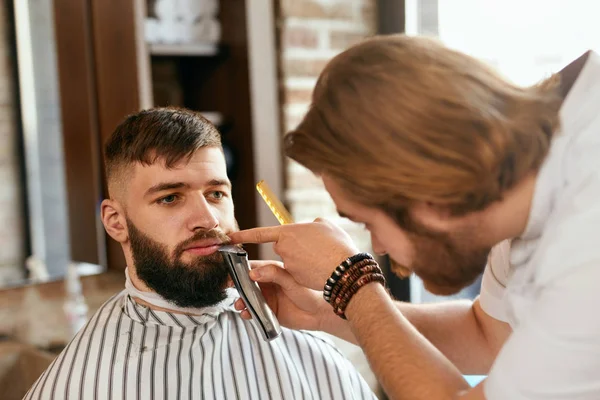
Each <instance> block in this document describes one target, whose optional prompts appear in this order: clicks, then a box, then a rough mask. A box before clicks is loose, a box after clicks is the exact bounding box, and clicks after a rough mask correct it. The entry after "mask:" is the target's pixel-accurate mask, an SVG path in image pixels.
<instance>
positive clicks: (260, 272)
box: [250, 264, 297, 289]
mask: <svg viewBox="0 0 600 400" xmlns="http://www.w3.org/2000/svg"><path fill="white" fill-rule="evenodd" d="M250 278H251V279H253V280H255V281H256V282H263V283H266V282H269V283H275V284H277V285H279V286H281V287H282V288H284V289H291V288H292V287H293V286H294V285H297V283H296V281H295V280H294V278H292V276H291V275H290V273H289V272H287V271H286V270H285V269H283V268H281V267H279V266H277V265H272V264H271V265H265V266H264V267H259V268H253V269H251V270H250Z"/></svg>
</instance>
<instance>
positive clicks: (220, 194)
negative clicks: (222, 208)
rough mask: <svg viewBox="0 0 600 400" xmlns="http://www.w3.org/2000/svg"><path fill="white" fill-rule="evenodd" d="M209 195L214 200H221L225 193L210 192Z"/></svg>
mask: <svg viewBox="0 0 600 400" xmlns="http://www.w3.org/2000/svg"><path fill="white" fill-rule="evenodd" d="M210 195H211V196H212V197H213V198H214V199H216V200H221V199H222V198H223V197H225V193H223V192H221V191H218V190H216V191H214V192H211V194H210Z"/></svg>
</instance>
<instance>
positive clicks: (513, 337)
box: [232, 36, 600, 400]
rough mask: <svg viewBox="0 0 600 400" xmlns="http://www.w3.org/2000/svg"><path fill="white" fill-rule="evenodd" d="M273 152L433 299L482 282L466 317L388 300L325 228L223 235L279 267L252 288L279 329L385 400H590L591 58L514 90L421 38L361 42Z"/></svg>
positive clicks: (328, 71) (594, 357)
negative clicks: (309, 342) (264, 252)
mask: <svg viewBox="0 0 600 400" xmlns="http://www.w3.org/2000/svg"><path fill="white" fill-rule="evenodd" d="M285 151H286V153H287V155H288V156H290V157H291V158H292V159H294V160H296V161H297V162H299V163H300V164H302V165H304V166H306V167H307V168H309V169H310V170H311V171H313V172H314V173H316V174H317V175H319V176H320V177H321V178H322V179H323V182H324V185H325V188H326V189H327V191H328V192H329V194H330V195H331V197H332V199H333V201H334V202H335V204H336V206H337V210H338V212H339V214H340V215H341V216H344V217H347V218H349V219H351V220H353V221H355V222H357V223H360V224H364V226H365V227H366V229H368V230H369V231H370V233H371V239H372V248H373V251H374V252H375V253H378V254H388V255H389V256H390V257H391V258H392V259H393V260H394V261H395V263H397V264H398V265H401V266H402V267H401V268H400V270H401V271H404V270H409V271H412V272H414V273H415V274H417V275H418V276H419V277H421V278H422V279H423V281H424V284H425V287H426V288H427V289H428V290H429V291H431V292H433V293H437V294H443V295H449V294H452V293H456V292H457V291H459V290H460V289H461V288H464V287H466V286H467V285H469V284H471V283H472V282H473V281H474V280H475V279H476V278H477V277H478V276H479V275H480V274H482V273H483V282H482V290H481V294H480V296H479V297H478V298H477V299H476V300H475V301H474V302H472V303H471V302H466V301H456V302H448V303H441V304H431V305H413V304H406V303H400V302H394V301H393V300H392V299H391V298H390V296H389V295H388V293H387V292H386V290H385V288H384V285H383V282H382V279H381V278H382V276H381V274H380V270H379V268H378V266H377V265H376V263H375V262H374V261H372V260H371V259H370V257H369V255H367V254H361V253H359V249H357V248H356V246H355V245H354V244H353V242H352V240H351V239H350V238H349V237H348V235H347V234H345V233H344V232H343V231H342V230H341V229H340V228H339V227H337V226H335V225H334V224H332V223H330V222H327V221H323V220H317V221H316V222H314V223H307V224H294V225H285V226H279V227H266V228H256V229H251V230H247V231H241V232H238V233H236V234H233V235H232V239H233V241H234V242H238V243H248V242H251V243H267V242H273V243H274V249H275V251H276V252H277V253H278V254H279V255H280V256H281V257H282V259H283V262H284V265H285V268H284V269H283V268H278V267H276V266H267V267H264V268H260V269H256V270H253V271H252V273H251V276H252V277H253V279H255V280H256V281H258V282H260V283H261V285H262V286H263V288H264V291H265V294H266V295H267V298H268V301H269V302H270V304H271V306H272V307H273V309H274V311H275V312H276V313H277V316H278V318H279V319H280V321H281V322H282V323H283V324H284V325H287V326H290V327H292V328H298V329H314V330H324V331H327V332H329V333H332V334H334V335H337V336H339V337H341V338H344V339H347V340H350V341H353V342H354V343H357V344H359V345H360V346H361V347H362V349H363V350H364V351H365V353H366V355H367V357H368V359H369V361H370V363H371V366H372V368H373V370H374V372H375V374H376V375H377V376H378V378H379V380H380V382H381V383H382V385H383V387H384V389H385V390H386V392H387V394H388V395H389V396H390V398H392V399H426V400H431V399H488V400H520V399H553V400H562V399H565V400H566V399H569V400H573V399H578V400H591V399H600V311H599V308H600V290H599V289H598V286H599V285H600V57H599V56H598V55H597V54H595V53H593V52H588V53H586V54H584V55H583V56H582V57H580V58H579V59H577V60H576V61H574V62H573V63H571V64H570V65H568V66H567V67H566V68H565V69H564V70H562V71H561V72H560V73H558V74H556V75H555V76H552V77H550V78H549V79H547V80H545V81H544V82H542V83H540V84H539V85H537V86H534V87H525V88H524V87H518V86H515V85H513V84H511V83H509V82H507V81H505V80H504V79H503V78H501V77H500V76H498V75H497V74H496V73H495V72H493V71H492V70H490V69H489V68H488V67H486V66H485V65H484V64H483V63H481V62H479V61H477V60H475V59H473V58H471V57H469V56H467V55H465V54H462V53H460V52H456V51H453V50H450V49H448V48H446V47H444V46H443V45H441V44H438V43H437V42H434V41H432V40H429V39H425V38H417V37H406V36H387V37H376V38H372V39H370V40H367V41H365V42H363V43H361V44H358V45H356V46H355V47H352V48H350V49H349V50H347V51H345V52H343V53H341V54H340V55H338V56H337V57H335V58H334V59H333V60H332V61H331V62H330V63H329V64H328V65H327V67H326V68H325V70H324V71H323V73H322V74H321V76H320V78H319V80H318V82H317V84H316V87H315V89H314V94H313V101H312V105H311V107H310V110H309V111H308V113H307V114H306V116H305V117H304V119H303V120H302V122H301V123H300V125H299V126H298V128H297V129H296V130H294V131H292V132H291V133H289V134H288V135H287V136H286V139H285ZM336 266H338V267H337V268H336ZM334 270H337V274H336V273H334ZM330 278H331V279H330ZM326 285H327V286H326ZM332 304H333V306H334V307H333V308H332ZM237 307H238V308H239V309H243V303H241V301H239V302H238V303H237ZM332 310H333V312H332ZM242 315H243V316H245V317H247V318H248V316H249V314H248V312H247V310H246V311H243V313H242ZM462 374H485V375H488V377H487V379H485V380H484V381H483V382H482V383H481V384H479V385H478V386H476V387H475V388H470V387H469V386H468V384H467V383H466V381H465V380H464V379H463V377H462Z"/></svg>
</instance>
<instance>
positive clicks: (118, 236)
mask: <svg viewBox="0 0 600 400" xmlns="http://www.w3.org/2000/svg"><path fill="white" fill-rule="evenodd" d="M100 217H101V218H102V223H103V224H104V229H106V232H107V233H108V234H109V235H110V237H112V238H113V239H115V240H116V241H117V242H119V243H123V242H126V241H127V239H129V232H128V230H127V222H126V221H125V212H124V210H123V208H122V207H121V205H120V204H119V203H118V202H117V201H115V200H111V199H105V200H103V201H102V204H101V206H100Z"/></svg>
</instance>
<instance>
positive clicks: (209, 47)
mask: <svg viewBox="0 0 600 400" xmlns="http://www.w3.org/2000/svg"><path fill="white" fill-rule="evenodd" d="M148 48H149V49H150V54H151V55H153V56H188V57H193V56H205V57H210V56H216V55H217V54H219V46H218V45H217V44H216V43H179V44H162V43H149V44H148Z"/></svg>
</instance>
